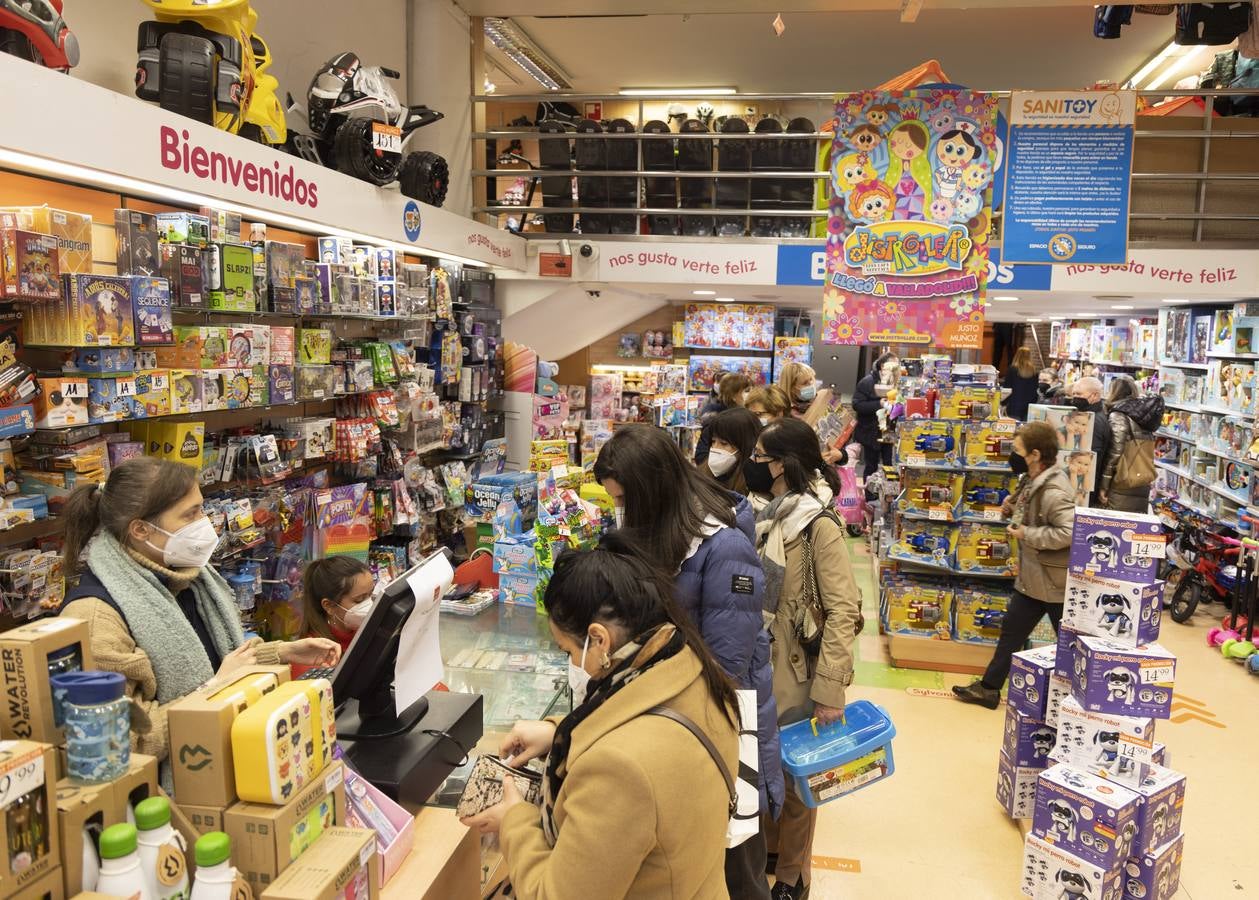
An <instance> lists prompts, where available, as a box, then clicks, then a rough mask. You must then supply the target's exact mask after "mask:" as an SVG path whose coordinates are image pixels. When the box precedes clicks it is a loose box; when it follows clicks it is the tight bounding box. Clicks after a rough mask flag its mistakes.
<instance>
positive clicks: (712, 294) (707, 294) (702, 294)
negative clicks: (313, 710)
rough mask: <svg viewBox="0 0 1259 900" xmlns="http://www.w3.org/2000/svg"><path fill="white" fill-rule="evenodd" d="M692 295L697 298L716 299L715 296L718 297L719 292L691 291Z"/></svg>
mask: <svg viewBox="0 0 1259 900" xmlns="http://www.w3.org/2000/svg"><path fill="white" fill-rule="evenodd" d="M691 293H692V294H694V295H695V296H696V297H715V296H717V292H716V291H691Z"/></svg>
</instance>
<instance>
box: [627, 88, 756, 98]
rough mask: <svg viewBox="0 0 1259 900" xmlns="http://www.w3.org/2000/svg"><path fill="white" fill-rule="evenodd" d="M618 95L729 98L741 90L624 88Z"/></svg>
mask: <svg viewBox="0 0 1259 900" xmlns="http://www.w3.org/2000/svg"><path fill="white" fill-rule="evenodd" d="M617 93H618V94H620V95H621V96H622V97H688V98H689V97H729V96H731V95H732V94H737V93H739V89H738V88H733V87H680V88H637V87H623V88H621V89H620V90H619V91H617Z"/></svg>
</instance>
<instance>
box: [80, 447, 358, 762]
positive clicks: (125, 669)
mask: <svg viewBox="0 0 1259 900" xmlns="http://www.w3.org/2000/svg"><path fill="white" fill-rule="evenodd" d="M201 504H202V498H201V490H200V489H199V488H198V487H197V470H196V469H193V468H191V467H190V466H185V465H182V464H180V463H173V462H167V461H164V460H158V459H154V458H152V457H147V456H145V457H138V458H136V459H130V460H128V461H127V462H124V463H123V464H122V465H120V466H117V467H116V468H114V470H113V471H112V472H110V474H109V479H108V480H107V481H106V482H105V484H104V485H103V486H102V485H96V484H84V485H80V486H79V487H77V488H75V489H74V492H73V493H72V494H71V495H70V497H69V499H68V500H67V501H66V506H65V511H64V512H63V514H62V516H63V518H64V520H65V522H66V529H65V572H66V578H67V581H69V580H70V579H72V578H73V577H74V576H75V575H77V576H78V586H77V587H74V588H71V589H69V590H68V591H67V592H66V600H65V603H64V604H63V605H62V608H61V612H62V615H66V616H69V617H72V618H75V619H82V620H83V621H85V622H87V625H88V630H89V633H90V639H91V643H92V655H93V656H94V657H95V659H96V666H97V668H99V669H105V670H107V671H113V672H121V673H122V674H123V675H125V676H126V678H127V696H128V697H130V698H131V699H132V701H133V704H132V716H131V728H132V736H131V743H132V747H133V748H134V749H135V750H137V751H138V752H141V753H147V754H149V755H151V756H156V757H158V758H159V759H162V760H165V758H166V756H167V754H168V751H169V747H168V740H167V731H166V709H167V706H168V704H170V703H172V702H173V701H175V700H178V699H179V698H180V697H183V696H185V695H187V694H190V693H192V692H193V691H195V690H197V689H198V688H201V687H206V686H210V687H213V686H217V685H220V684H224V683H226V682H227V681H228V680H229V679H230V676H231V674H232V673H233V672H235V671H236V670H238V669H239V668H240V667H241V666H246V665H251V664H254V663H262V664H271V665H278V664H284V663H297V664H305V665H320V666H326V665H335V664H336V662H337V660H338V659H340V656H341V648H340V647H339V646H338V645H337V642H336V641H333V640H329V639H327V638H321V637H320V638H306V639H304V640H300V641H293V642H291V643H283V642H273V643H262V642H261V641H259V640H258V639H257V638H254V639H252V640H249V641H246V640H245V635H244V632H243V630H242V629H241V624H240V613H239V611H238V607H237V605H236V600H235V598H234V596H233V594H232V591H231V589H230V588H229V587H228V585H227V582H226V581H224V580H223V577H222V576H221V575H219V573H218V572H216V571H215V570H214V569H213V568H212V567H211V566H210V565H209V562H210V556H211V554H212V553H213V552H214V550H215V548H216V547H218V544H219V536H218V534H217V532H215V530H214V525H213V524H212V523H211V522H210V520H209V519H208V518H206V514H205V512H204V510H203V509H202V507H201ZM162 769H163V780H164V781H168V782H169V777H168V776H169V767H168V766H165V765H164V766H163V767H162ZM168 786H169V784H168Z"/></svg>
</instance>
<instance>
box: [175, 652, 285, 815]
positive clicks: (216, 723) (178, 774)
mask: <svg viewBox="0 0 1259 900" xmlns="http://www.w3.org/2000/svg"><path fill="white" fill-rule="evenodd" d="M288 680H289V667H288V666H249V667H247V668H244V669H242V670H241V671H240V675H239V677H237V678H236V679H235V680H233V681H232V683H231V684H229V685H228V686H227V687H224V688H219V689H216V690H211V691H204V690H202V691H196V692H195V693H192V694H189V695H188V696H187V697H184V698H183V699H181V700H177V701H176V702H175V703H173V704H171V707H170V710H169V712H168V713H167V727H168V728H169V733H170V760H171V772H172V775H173V777H174V781H175V798H176V799H177V800H178V801H179V803H180V804H181V805H183V806H185V807H188V806H200V807H217V808H219V809H226V808H227V807H228V806H231V805H232V804H233V803H235V802H236V778H235V775H234V770H233V768H232V765H233V763H232V722H234V721H235V720H236V716H237V715H239V714H240V712H241V710H243V709H245V708H246V707H248V706H250V705H251V704H253V703H256V702H257V701H258V700H260V699H261V698H262V696H263V694H266V693H269V692H270V691H273V690H275V688H277V687H279V685H281V684H283V683H284V682H286V681H288Z"/></svg>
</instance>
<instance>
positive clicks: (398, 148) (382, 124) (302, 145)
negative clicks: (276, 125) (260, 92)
mask: <svg viewBox="0 0 1259 900" xmlns="http://www.w3.org/2000/svg"><path fill="white" fill-rule="evenodd" d="M398 77H399V73H398V72H396V71H394V70H393V69H385V68H381V67H380V66H365V65H363V63H362V62H361V61H360V60H359V58H358V55H357V54H354V53H350V52H348V51H347V52H345V53H340V54H337V55H336V56H334V57H333V58H332V59H330V60H329V61H328V63H327V64H326V65H325V66H324V67H323V68H322V69H320V70H319V72H318V73H316V75H315V77H314V79H313V80H312V81H311V83H310V88H309V89H308V90H307V92H306V106H307V109H306V118H307V122H308V123H309V125H310V130H311V132H312V134H311V135H305V134H294V135H293V139H292V146H293V152H295V153H296V154H297V155H299V156H301V157H302V158H304V159H308V160H310V161H311V162H316V163H319V164H320V165H324V166H328V167H330V168H334V169H337V170H339V171H341V172H344V173H345V174H347V175H353V176H354V177H355V178H359V179H362V180H363V181H367V182H370V183H371V184H375V185H382V186H383V185H386V184H391V183H392V182H394V181H397V182H398V183H399V187H401V189H402V193H403V194H405V195H406V196H408V197H412V198H414V199H416V200H419V201H420V202H422V203H428V204H430V205H432V206H441V205H442V203H443V202H445V200H446V187H447V184H448V182H449V179H450V169H449V167H448V166H447V165H446V160H444V159H442V158H441V157H440V156H438V155H437V154H436V153H430V152H429V151H427V150H422V151H418V152H415V153H405V154H404V152H403V147H404V146H405V145H406V142H407V138H408V137H410V136H411V134H413V133H414V132H415V130H416V129H418V128H423V127H424V126H425V125H431V124H432V123H434V122H436V121H438V120H439V119H441V118H442V114H441V113H439V112H437V111H436V110H432V109H429V108H428V107H427V106H403V105H402V102H401V101H400V100H399V99H398V95H397V93H396V92H395V91H394V89H393V87H392V86H391V85H390V84H389V80H390V79H393V78H398ZM289 108H290V109H294V110H296V109H298V108H299V107H298V106H297V104H295V103H293V102H292V98H291V97H290V99H289Z"/></svg>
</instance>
